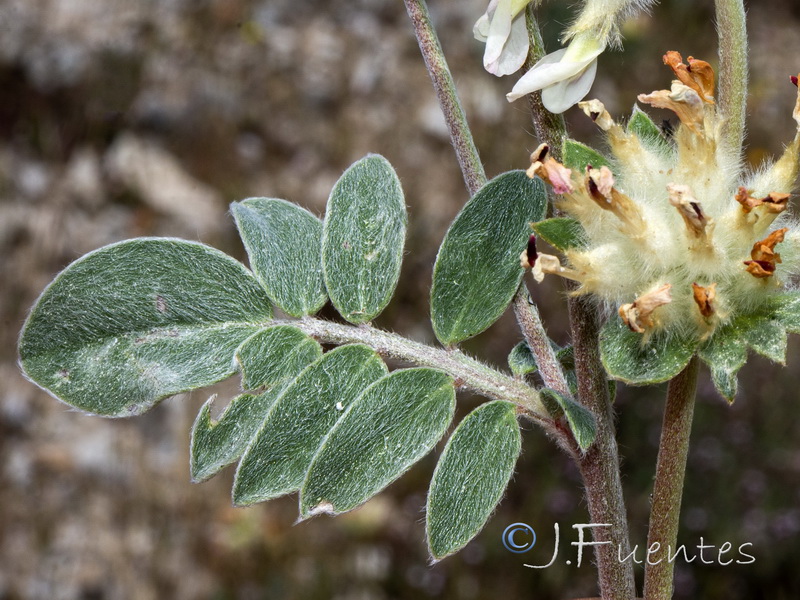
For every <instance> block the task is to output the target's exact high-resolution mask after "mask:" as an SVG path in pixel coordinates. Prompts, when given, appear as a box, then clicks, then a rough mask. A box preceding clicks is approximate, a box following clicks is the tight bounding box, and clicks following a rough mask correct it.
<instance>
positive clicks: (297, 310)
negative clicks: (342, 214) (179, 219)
mask: <svg viewBox="0 0 800 600" xmlns="http://www.w3.org/2000/svg"><path fill="white" fill-rule="evenodd" d="M231 212H232V213H233V218H234V219H235V220H236V226H237V227H238V228H239V235H241V237H242V241H243V242H244V246H245V248H246V249H247V254H248V256H249V257H250V267H251V268H252V269H253V272H254V273H255V275H256V277H258V279H259V280H260V281H261V283H262V285H263V286H264V289H265V290H267V295H268V296H269V297H270V298H271V299H272V301H273V302H274V303H275V304H277V305H278V306H279V307H280V308H281V309H282V310H283V311H284V312H286V313H287V314H290V315H292V316H293V317H302V316H304V315H309V314H313V313H315V312H317V311H318V310H319V309H320V308H322V305H323V304H325V301H326V300H327V298H328V297H327V295H326V293H325V287H324V284H323V282H322V265H321V262H320V252H321V243H322V222H321V221H320V220H319V219H318V218H317V217H315V216H314V215H312V214H311V213H310V212H308V211H307V210H305V209H303V208H300V207H299V206H297V205H295V204H292V203H290V202H286V200H279V199H277V198H249V199H247V200H244V201H242V202H234V203H233V204H231Z"/></svg>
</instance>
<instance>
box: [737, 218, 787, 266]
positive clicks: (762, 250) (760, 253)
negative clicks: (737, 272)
mask: <svg viewBox="0 0 800 600" xmlns="http://www.w3.org/2000/svg"><path fill="white" fill-rule="evenodd" d="M787 231H789V229H788V228H787V227H784V228H783V229H776V230H775V231H773V232H772V233H770V234H769V235H768V236H767V237H765V238H764V239H763V240H760V241H758V242H756V243H755V244H754V245H753V249H752V250H751V251H750V258H751V259H752V260H746V261H744V264H746V265H747V272H748V273H750V274H751V275H752V276H753V277H758V278H759V279H762V278H765V277H771V276H772V274H773V273H775V268H776V266H777V265H778V264H779V263H780V262H781V255H780V254H778V253H777V252H775V246H776V245H777V244H779V243H781V242H782V241H783V236H784V235H785V234H786V232H787Z"/></svg>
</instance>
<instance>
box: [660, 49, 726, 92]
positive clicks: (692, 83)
mask: <svg viewBox="0 0 800 600" xmlns="http://www.w3.org/2000/svg"><path fill="white" fill-rule="evenodd" d="M687 62H688V63H689V64H688V65H685V64H684V63H683V57H682V56H681V55H680V53H679V52H675V51H674V50H670V51H669V52H667V53H666V54H665V55H664V64H665V65H669V67H670V68H671V69H672V72H673V73H675V77H677V78H678V80H679V81H680V82H681V83H682V84H683V85H686V86H689V87H690V88H692V89H693V90H694V91H695V92H697V95H698V96H700V98H701V99H702V100H703V101H704V102H707V103H708V104H714V69H712V68H711V65H710V64H708V63H707V62H706V61H704V60H697V59H695V58H694V57H693V56H690V57H689V58H688V59H687Z"/></svg>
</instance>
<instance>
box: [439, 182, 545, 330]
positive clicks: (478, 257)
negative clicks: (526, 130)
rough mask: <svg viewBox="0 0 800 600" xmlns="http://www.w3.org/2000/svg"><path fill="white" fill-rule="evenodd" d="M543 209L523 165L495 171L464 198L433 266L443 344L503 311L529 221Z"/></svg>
mask: <svg viewBox="0 0 800 600" xmlns="http://www.w3.org/2000/svg"><path fill="white" fill-rule="evenodd" d="M546 210H547V196H546V194H545V190H544V184H543V183H542V182H541V180H539V179H530V178H529V177H528V176H527V175H525V172H524V171H510V172H508V173H503V174H502V175H499V176H498V177H495V178H494V179H492V180H491V181H490V182H489V183H487V184H486V185H485V186H483V187H482V188H481V189H480V190H478V193H476V194H475V196H474V197H473V198H472V199H470V201H469V202H467V204H466V205H465V206H464V208H463V209H462V211H461V212H460V213H459V214H458V216H457V217H456V219H455V221H453V224H452V225H451V226H450V229H449V230H448V232H447V235H446V236H445V238H444V241H443V242H442V246H441V248H439V254H438V256H437V257H436V264H435V266H434V270H433V287H432V289H431V319H432V321H433V329H434V332H435V333H436V337H437V338H439V340H440V341H441V342H442V343H443V344H447V345H449V344H454V343H457V342H460V341H462V340H465V339H467V338H470V337H472V336H474V335H477V334H478V333H480V332H481V331H483V330H484V329H486V328H487V327H489V326H490V325H491V324H492V323H494V322H495V321H496V320H497V319H498V318H499V317H500V315H502V314H503V312H504V311H505V309H506V308H507V307H508V304H509V303H510V302H511V299H512V298H513V297H514V293H515V292H516V291H517V288H518V287H519V282H520V280H521V279H522V275H523V273H524V271H523V269H522V267H520V264H519V255H520V253H521V252H522V251H523V250H524V249H525V247H526V245H527V242H528V238H529V236H530V223H531V222H533V221H540V220H541V219H542V217H544V214H545V211H546Z"/></svg>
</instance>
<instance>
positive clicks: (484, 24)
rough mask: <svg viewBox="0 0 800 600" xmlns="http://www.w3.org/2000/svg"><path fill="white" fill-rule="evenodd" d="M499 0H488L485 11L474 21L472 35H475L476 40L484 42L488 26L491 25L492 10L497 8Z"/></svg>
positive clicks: (487, 33) (487, 34) (487, 35)
mask: <svg viewBox="0 0 800 600" xmlns="http://www.w3.org/2000/svg"><path fill="white" fill-rule="evenodd" d="M499 1H500V0H492V1H491V2H489V7H488V8H487V9H486V12H485V13H483V15H481V18H480V19H478V20H477V21H476V22H475V25H474V27H473V28H472V35H474V36H475V39H476V40H478V41H480V42H485V41H486V38H488V37H489V26H490V25H491V22H492V16H493V15H494V11H495V10H497V3H498V2H499Z"/></svg>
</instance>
